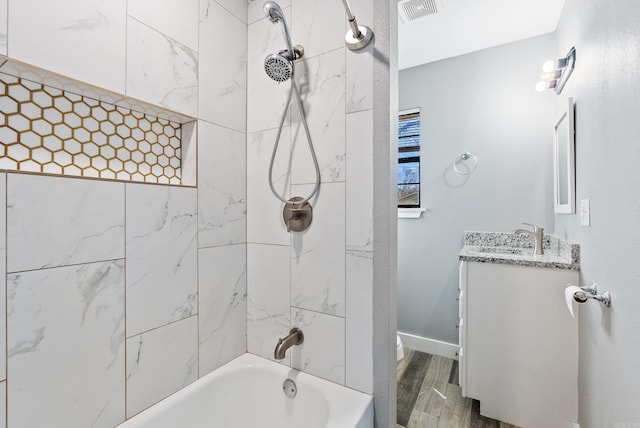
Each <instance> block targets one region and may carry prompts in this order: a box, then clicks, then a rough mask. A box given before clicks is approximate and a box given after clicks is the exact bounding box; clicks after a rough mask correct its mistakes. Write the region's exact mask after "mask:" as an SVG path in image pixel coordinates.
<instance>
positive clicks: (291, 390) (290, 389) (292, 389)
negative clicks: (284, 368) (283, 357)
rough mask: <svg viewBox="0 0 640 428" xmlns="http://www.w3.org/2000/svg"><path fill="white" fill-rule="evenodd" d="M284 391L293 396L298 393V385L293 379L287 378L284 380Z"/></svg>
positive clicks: (288, 395)
mask: <svg viewBox="0 0 640 428" xmlns="http://www.w3.org/2000/svg"><path fill="white" fill-rule="evenodd" d="M282 391H283V392H284V395H286V396H287V397H289V398H293V397H295V396H296V394H297V393H298V386H297V385H296V383H295V382H294V381H293V379H287V380H285V381H284V382H282Z"/></svg>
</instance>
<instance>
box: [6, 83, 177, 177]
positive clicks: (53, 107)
mask: <svg viewBox="0 0 640 428" xmlns="http://www.w3.org/2000/svg"><path fill="white" fill-rule="evenodd" d="M181 134H182V127H181V125H180V123H177V122H172V121H169V120H166V119H161V118H157V117H154V116H150V115H148V114H144V113H140V112H137V111H133V110H129V109H126V108H123V107H119V106H115V105H113V104H109V103H105V102H103V101H98V100H95V99H92V98H87V97H83V96H80V95H77V94H73V93H70V92H65V91H62V90H60V89H56V88H52V87H49V86H45V85H41V84H38V83H34V82H31V81H28V80H25V79H20V78H17V77H15V76H10V75H8V74H4V73H0V169H6V170H14V171H28V172H42V173H47V174H59V175H73V176H80V177H95V178H103V179H107V180H121V181H136V182H146V183H161V184H177V185H179V184H181V180H180V174H181V171H180V165H181V160H180V156H181V150H180V146H181V141H180V139H181Z"/></svg>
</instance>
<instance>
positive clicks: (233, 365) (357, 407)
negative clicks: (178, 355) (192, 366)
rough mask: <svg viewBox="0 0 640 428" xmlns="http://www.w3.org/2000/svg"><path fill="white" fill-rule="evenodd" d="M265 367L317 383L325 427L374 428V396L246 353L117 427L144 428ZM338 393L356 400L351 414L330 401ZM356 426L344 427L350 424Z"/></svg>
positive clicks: (282, 374)
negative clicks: (214, 386)
mask: <svg viewBox="0 0 640 428" xmlns="http://www.w3.org/2000/svg"><path fill="white" fill-rule="evenodd" d="M254 367H258V368H265V369H266V370H268V371H272V372H276V374H277V375H278V376H281V377H282V379H283V381H284V379H287V378H293V379H295V381H296V383H298V384H301V385H304V384H306V383H312V384H314V385H315V386H316V387H317V388H318V389H319V390H320V391H321V392H322V393H323V395H324V396H325V397H327V403H328V406H329V421H328V424H327V427H326V428H332V427H335V428H341V427H343V426H351V427H357V428H359V427H369V426H371V427H373V396H372V395H370V394H367V393H364V392H362V391H359V390H356V389H353V388H350V387H348V386H346V385H341V384H338V383H335V382H332V381H329V380H327V379H323V378H321V377H319V376H315V375H312V374H309V373H305V372H303V371H300V370H297V369H295V368H292V367H289V366H287V365H283V364H279V363H277V362H275V361H272V360H269V359H266V358H264V357H261V356H258V355H255V354H252V353H250V352H245V353H244V354H241V355H239V356H238V357H236V358H234V359H233V360H231V361H229V362H227V363H226V364H223V365H222V366H220V367H218V368H217V369H215V370H213V371H211V372H209V373H207V374H205V375H204V376H202V377H200V378H198V379H197V380H195V381H194V382H192V383H191V384H189V385H187V386H185V387H183V388H181V389H180V390H178V391H176V392H174V393H172V394H171V395H168V396H167V397H165V398H163V399H162V400H160V401H158V402H156V403H154V404H152V405H150V406H149V407H146V408H145V409H143V410H141V411H140V412H138V413H136V414H135V415H133V416H132V417H130V418H128V419H126V420H124V421H122V422H121V423H120V424H118V425H116V426H115V427H114V428H138V427H140V426H142V427H143V426H144V425H142V424H144V423H145V422H146V421H150V420H152V419H153V418H154V416H156V415H157V414H158V413H162V412H163V411H164V410H165V409H166V408H168V407H171V406H172V405H173V404H174V403H179V402H180V401H182V400H183V399H184V398H185V397H188V396H189V395H190V394H197V393H198V391H199V390H201V389H204V388H206V387H207V385H208V384H210V383H212V382H215V379H216V378H218V377H221V376H224V375H225V374H228V372H233V371H238V370H241V369H243V368H254ZM335 393H337V394H339V395H340V396H341V397H343V396H349V398H350V399H351V400H352V401H353V402H352V403H351V404H352V406H351V411H349V412H348V413H345V412H344V406H342V402H341V401H340V400H335V399H331V398H332V396H333V394H335ZM352 422H353V425H344V424H351V423H352Z"/></svg>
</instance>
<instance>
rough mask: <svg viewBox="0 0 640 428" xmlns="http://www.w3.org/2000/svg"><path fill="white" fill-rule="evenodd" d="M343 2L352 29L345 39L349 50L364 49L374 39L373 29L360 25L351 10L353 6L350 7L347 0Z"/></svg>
mask: <svg viewBox="0 0 640 428" xmlns="http://www.w3.org/2000/svg"><path fill="white" fill-rule="evenodd" d="M342 4H343V5H344V10H345V12H346V13H347V20H348V21H349V26H350V27H351V30H350V31H347V34H346V35H345V36H344V41H345V43H346V44H347V47H348V48H349V50H352V51H358V50H360V49H364V48H365V47H367V46H368V45H369V42H371V40H373V31H371V28H369V27H367V26H364V25H358V21H356V17H355V16H354V15H353V12H351V7H349V2H348V1H347V0H342Z"/></svg>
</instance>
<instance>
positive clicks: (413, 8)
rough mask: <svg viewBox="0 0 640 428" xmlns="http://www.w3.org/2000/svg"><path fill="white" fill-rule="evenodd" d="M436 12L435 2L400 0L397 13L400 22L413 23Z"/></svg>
mask: <svg viewBox="0 0 640 428" xmlns="http://www.w3.org/2000/svg"><path fill="white" fill-rule="evenodd" d="M437 12H438V6H437V4H436V1H435V0H400V1H399V2H398V13H399V15H400V18H401V19H402V22H409V21H414V20H416V19H418V18H422V17H424V16H428V15H433V14H434V13H437Z"/></svg>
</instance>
